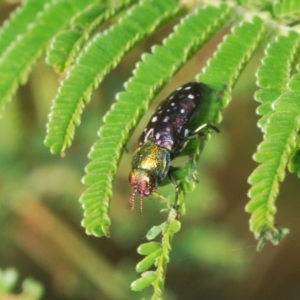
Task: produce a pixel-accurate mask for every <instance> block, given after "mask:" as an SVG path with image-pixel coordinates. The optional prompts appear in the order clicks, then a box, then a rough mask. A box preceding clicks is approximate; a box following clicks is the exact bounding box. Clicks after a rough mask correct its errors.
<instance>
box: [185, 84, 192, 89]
mask: <svg viewBox="0 0 300 300" xmlns="http://www.w3.org/2000/svg"><path fill="white" fill-rule="evenodd" d="M191 88H192V87H191V86H190V85H188V86H187V87H185V88H184V89H185V90H190V89H191Z"/></svg>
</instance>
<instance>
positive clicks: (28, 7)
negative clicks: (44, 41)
mask: <svg viewBox="0 0 300 300" xmlns="http://www.w3.org/2000/svg"><path fill="white" fill-rule="evenodd" d="M33 2H34V1H32V0H28V1H23V3H22V5H21V6H19V7H18V8H17V9H16V10H15V11H14V12H13V13H12V14H11V15H10V19H9V20H7V21H5V22H4V25H3V26H2V27H1V29H0V55H1V56H3V54H4V52H5V50H6V49H7V48H8V46H10V44H12V43H13V42H15V40H16V37H17V36H18V35H20V34H24V33H25V32H26V31H27V26H28V24H29V23H31V22H32V20H34V19H35V18H36V15H37V14H38V13H39V12H40V11H41V10H42V8H43V6H44V5H45V3H47V2H48V0H40V1H36V2H35V3H34V5H33ZM1 56H0V60H1V59H2V57H1Z"/></svg>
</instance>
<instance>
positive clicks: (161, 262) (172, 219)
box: [131, 209, 181, 300]
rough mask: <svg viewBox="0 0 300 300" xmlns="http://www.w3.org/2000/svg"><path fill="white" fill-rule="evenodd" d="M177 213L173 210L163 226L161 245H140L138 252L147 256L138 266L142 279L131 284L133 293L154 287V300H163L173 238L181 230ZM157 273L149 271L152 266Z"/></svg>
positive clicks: (152, 243) (150, 243)
mask: <svg viewBox="0 0 300 300" xmlns="http://www.w3.org/2000/svg"><path fill="white" fill-rule="evenodd" d="M176 216H177V211H176V210H174V209H171V211H170V213H169V217H168V220H167V221H166V222H164V223H163V224H161V225H160V226H159V228H161V229H162V230H161V233H162V235H163V238H162V242H161V244H159V243H155V242H149V243H146V244H143V245H140V247H139V249H138V252H139V253H140V254H142V255H146V257H145V258H144V259H142V260H141V261H140V262H139V263H138V265H137V271H138V272H143V273H142V274H141V278H139V279H137V280H135V281H134V282H133V283H132V284H131V289H132V290H133V291H141V290H143V289H144V288H146V287H148V286H149V285H151V284H152V285H153V290H154V292H153V296H152V298H151V299H152V300H160V299H163V291H164V283H165V277H166V271H167V265H168V262H169V260H170V251H171V243H172V239H173V236H174V234H175V233H176V232H178V231H179V230H180V227H181V224H180V222H179V221H178V220H176ZM153 265H154V266H155V267H156V270H155V271H148V270H149V268H150V267H152V266H153Z"/></svg>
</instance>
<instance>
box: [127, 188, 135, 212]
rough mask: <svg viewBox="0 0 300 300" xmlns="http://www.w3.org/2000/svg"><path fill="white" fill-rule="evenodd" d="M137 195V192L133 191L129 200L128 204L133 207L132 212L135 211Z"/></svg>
mask: <svg viewBox="0 0 300 300" xmlns="http://www.w3.org/2000/svg"><path fill="white" fill-rule="evenodd" d="M135 194H136V191H133V192H132V194H131V196H130V198H129V200H128V202H129V203H130V205H131V209H130V210H131V211H133V209H134V198H135Z"/></svg>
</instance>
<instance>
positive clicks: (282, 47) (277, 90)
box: [255, 31, 300, 130]
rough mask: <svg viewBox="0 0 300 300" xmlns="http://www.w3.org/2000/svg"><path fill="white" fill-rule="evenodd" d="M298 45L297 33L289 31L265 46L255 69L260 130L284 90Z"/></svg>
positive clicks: (299, 42)
mask: <svg viewBox="0 0 300 300" xmlns="http://www.w3.org/2000/svg"><path fill="white" fill-rule="evenodd" d="M299 45H300V39H299V35H298V34H297V33H296V32H294V31H291V32H290V33H289V34H288V36H282V35H279V36H277V37H276V39H275V40H274V41H272V42H270V43H269V45H268V46H267V49H266V51H265V57H264V58H263V60H262V62H263V63H262V65H261V66H260V67H259V69H258V71H257V84H258V86H259V87H260V88H261V89H260V90H258V91H257V92H256V94H255V99H256V100H257V101H258V102H260V103H261V105H260V106H259V107H258V108H257V112H258V114H260V115H263V117H262V118H261V119H260V120H259V123H258V124H259V126H260V127H261V128H262V130H264V129H265V125H266V123H267V120H268V118H269V116H270V114H271V113H272V108H271V104H272V103H273V102H274V101H275V100H276V99H277V98H278V97H279V95H280V94H281V93H283V92H284V91H286V84H287V82H288V80H289V78H290V75H291V72H292V69H293V67H294V64H295V59H296V58H297V54H298V51H299Z"/></svg>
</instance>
